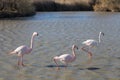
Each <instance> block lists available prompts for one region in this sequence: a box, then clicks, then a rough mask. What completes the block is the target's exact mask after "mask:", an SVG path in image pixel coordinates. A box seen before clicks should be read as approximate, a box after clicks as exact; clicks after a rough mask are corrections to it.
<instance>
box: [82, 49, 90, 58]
mask: <svg viewBox="0 0 120 80" xmlns="http://www.w3.org/2000/svg"><path fill="white" fill-rule="evenodd" d="M81 49H82V50H83V51H85V52H87V53H88V56H89V58H90V59H91V58H92V52H90V51H89V50H87V49H85V47H82V48H81Z"/></svg>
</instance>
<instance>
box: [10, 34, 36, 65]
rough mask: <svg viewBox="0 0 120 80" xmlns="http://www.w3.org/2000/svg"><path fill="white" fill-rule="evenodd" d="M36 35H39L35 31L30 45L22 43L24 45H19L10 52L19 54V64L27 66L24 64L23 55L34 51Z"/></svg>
mask: <svg viewBox="0 0 120 80" xmlns="http://www.w3.org/2000/svg"><path fill="white" fill-rule="evenodd" d="M35 36H38V33H37V32H33V34H32V37H31V44H30V47H27V46H26V45H22V46H19V47H17V48H16V49H15V50H13V51H11V52H10V53H9V54H17V56H18V66H19V65H21V66H25V65H24V64H23V56H24V54H29V53H30V52H31V51H32V49H33V39H34V37H35Z"/></svg>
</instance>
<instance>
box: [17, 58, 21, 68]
mask: <svg viewBox="0 0 120 80" xmlns="http://www.w3.org/2000/svg"><path fill="white" fill-rule="evenodd" d="M20 59H21V57H20V56H18V66H19V65H20Z"/></svg>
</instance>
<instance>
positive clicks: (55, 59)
mask: <svg viewBox="0 0 120 80" xmlns="http://www.w3.org/2000/svg"><path fill="white" fill-rule="evenodd" d="M53 60H54V62H55V64H56V66H57V70H59V69H60V68H59V65H58V63H57V62H56V59H53Z"/></svg>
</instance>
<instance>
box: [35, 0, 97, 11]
mask: <svg viewBox="0 0 120 80" xmlns="http://www.w3.org/2000/svg"><path fill="white" fill-rule="evenodd" d="M94 1H95V0H34V1H33V4H34V6H35V7H36V10H37V11H93V7H92V5H93V4H94Z"/></svg>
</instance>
